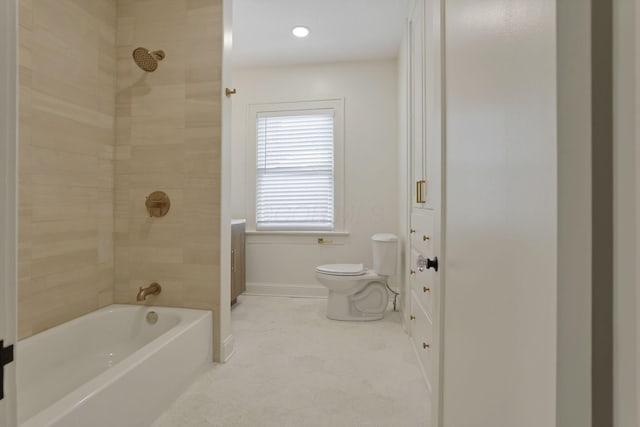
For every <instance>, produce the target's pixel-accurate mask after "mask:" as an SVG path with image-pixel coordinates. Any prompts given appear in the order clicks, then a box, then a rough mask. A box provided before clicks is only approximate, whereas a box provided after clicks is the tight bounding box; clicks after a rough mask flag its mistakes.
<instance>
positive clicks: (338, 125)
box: [245, 98, 346, 234]
mask: <svg viewBox="0 0 640 427" xmlns="http://www.w3.org/2000/svg"><path fill="white" fill-rule="evenodd" d="M322 109H325V110H326V109H333V111H334V113H335V117H334V142H333V144H334V172H333V173H334V186H335V188H334V209H335V212H334V230H333V232H336V233H344V232H346V229H345V221H344V187H345V185H344V130H345V126H344V122H345V118H344V98H339V99H325V100H316V101H296V102H278V103H264V104H257V103H256V104H250V105H249V106H248V108H247V121H246V122H247V133H246V135H247V144H246V174H247V180H246V183H247V184H246V185H247V188H246V192H245V194H246V197H247V199H246V206H247V231H248V232H256V147H257V135H256V118H257V115H258V113H269V112H274V113H275V112H281V111H301V110H322ZM270 233H273V234H278V233H283V232H280V231H272V232H271V231H270ZM296 233H301V234H309V231H306V230H299V231H297V230H292V231H286V234H296ZM314 233H315V234H327V233H331V232H330V231H329V232H327V231H324V232H322V231H319V232H314Z"/></svg>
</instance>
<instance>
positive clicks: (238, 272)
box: [231, 224, 246, 304]
mask: <svg viewBox="0 0 640 427" xmlns="http://www.w3.org/2000/svg"><path fill="white" fill-rule="evenodd" d="M244 231H245V228H244V224H233V225H232V226H231V304H234V303H235V302H236V299H237V298H238V295H240V294H241V293H243V292H244V291H245V290H246V284H245V249H244V245H245V233H244Z"/></svg>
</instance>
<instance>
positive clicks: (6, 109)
mask: <svg viewBox="0 0 640 427" xmlns="http://www.w3.org/2000/svg"><path fill="white" fill-rule="evenodd" d="M16 23H17V15H16V1H15V0H4V1H3V2H0V58H2V61H0V340H2V346H0V372H1V373H2V374H3V375H2V377H3V378H2V383H0V387H1V388H2V390H0V391H2V392H3V393H2V395H3V397H2V400H0V426H1V427H11V426H15V425H16V381H15V378H16V376H15V374H16V372H15V371H16V370H15V363H12V362H10V360H12V359H13V352H12V351H11V347H10V345H12V344H15V342H16V335H17V334H16V304H17V300H16V253H17V245H16V207H17V203H16V180H17V179H16V177H17V174H16V117H17V115H16V114H17V104H16V85H17V79H16V69H17V65H16V64H17V56H16V50H17V37H16V33H17V26H16Z"/></svg>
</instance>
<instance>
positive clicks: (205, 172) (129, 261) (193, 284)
mask: <svg viewBox="0 0 640 427" xmlns="http://www.w3.org/2000/svg"><path fill="white" fill-rule="evenodd" d="M139 46H143V47H146V48H148V49H151V50H156V49H163V50H164V51H165V53H166V58H165V59H164V61H162V62H161V63H160V65H159V67H158V70H157V71H155V72H153V73H145V72H143V71H142V70H140V69H139V68H138V67H137V66H136V65H135V64H134V62H133V61H132V59H131V52H132V50H133V49H135V48H136V47H139ZM117 49H118V53H117V57H118V90H117V91H118V95H117V125H116V127H117V147H116V179H115V181H116V203H115V212H116V213H115V216H116V226H115V227H116V229H115V231H116V233H115V235H116V239H115V242H116V243H115V253H116V277H115V301H116V302H117V303H127V304H135V303H136V300H135V297H136V293H137V290H138V288H139V287H140V286H146V285H148V284H149V283H151V282H154V281H157V282H159V283H160V284H161V285H162V293H161V294H160V295H159V296H151V297H150V298H149V300H148V303H151V304H156V305H166V306H176V307H189V308H200V309H211V310H214V309H215V307H216V306H217V305H218V304H219V283H220V280H219V276H220V273H219V266H220V265H219V256H220V253H219V252H220V251H219V240H220V225H219V224H220V202H219V201H220V139H221V136H220V135H221V134H220V125H221V123H220V117H221V116H220V114H221V112H220V108H221V105H220V104H221V81H220V78H221V76H220V73H221V67H220V63H221V55H222V2H221V1H220V0H198V1H194V0H149V1H139V0H119V1H118V48H117ZM155 190H162V191H164V192H166V193H167V194H168V195H169V197H170V198H171V202H172V204H171V210H170V211H169V214H168V215H167V216H165V217H163V218H150V217H149V216H148V214H147V212H146V209H145V205H144V202H145V197H146V196H147V195H148V194H149V193H151V192H152V191H155ZM216 317H217V316H216V315H215V313H214V318H216ZM215 323H216V326H217V323H219V322H215ZM214 330H215V334H219V328H218V327H214ZM218 341H219V339H218V338H217V337H216V339H215V340H214V342H216V343H217V342H218ZM214 352H215V354H218V353H219V352H218V349H214Z"/></svg>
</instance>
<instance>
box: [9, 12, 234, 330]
mask: <svg viewBox="0 0 640 427" xmlns="http://www.w3.org/2000/svg"><path fill="white" fill-rule="evenodd" d="M221 20H222V1H221V0H91V1H86V0H20V39H21V45H20V97H21V98H20V133H21V136H20V177H19V179H20V188H19V190H20V218H19V220H20V225H19V227H20V230H19V232H20V237H19V239H20V253H19V267H20V284H19V330H20V336H21V337H22V338H24V337H26V336H29V335H32V334H34V333H37V332H39V331H41V330H44V329H48V328H50V327H52V326H55V325H57V324H60V323H63V322H65V321H68V320H70V319H73V318H75V317H78V316H80V315H82V314H84V313H87V312H90V311H93V310H95V309H97V308H99V307H100V306H104V305H108V304H111V303H113V302H114V301H115V302H117V303H128V304H136V301H135V296H136V293H137V290H138V287H140V286H146V285H148V284H149V283H151V282H154V281H157V282H159V283H160V284H161V285H162V287H163V288H162V293H161V294H160V295H159V296H152V297H150V298H149V301H148V303H150V304H156V305H166V306H177V307H188V308H201V309H210V310H214V311H215V309H216V307H217V305H218V304H219V298H218V295H219V236H220V227H219V222H220V220H219V219H220V206H219V203H220V202H219V201H220V186H219V183H220V117H221V115H220V104H221V82H220V72H221V60H222V57H221V55H222V52H221V50H222V26H221V25H222V21H221ZM138 46H144V47H146V48H148V49H151V50H156V49H162V50H164V51H165V53H166V58H165V59H164V60H163V61H162V62H161V63H160V64H159V67H158V70H157V71H155V72H153V73H146V72H144V71H142V70H140V69H139V68H138V67H137V66H136V65H135V64H134V62H133V60H132V58H131V52H132V51H133V49H134V48H136V47H138ZM114 159H115V160H114ZM114 182H115V184H114ZM155 190H162V191H165V192H166V193H167V194H168V195H169V197H170V198H171V203H172V204H171V210H170V211H169V214H168V215H167V216H166V217H163V218H150V217H149V216H148V214H147V212H146V209H145V205H144V202H145V197H146V196H147V195H148V194H149V193H151V192H152V191H155ZM114 221H115V222H114ZM215 317H216V316H215V313H214V318H215ZM215 329H216V328H214V330H215Z"/></svg>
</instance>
